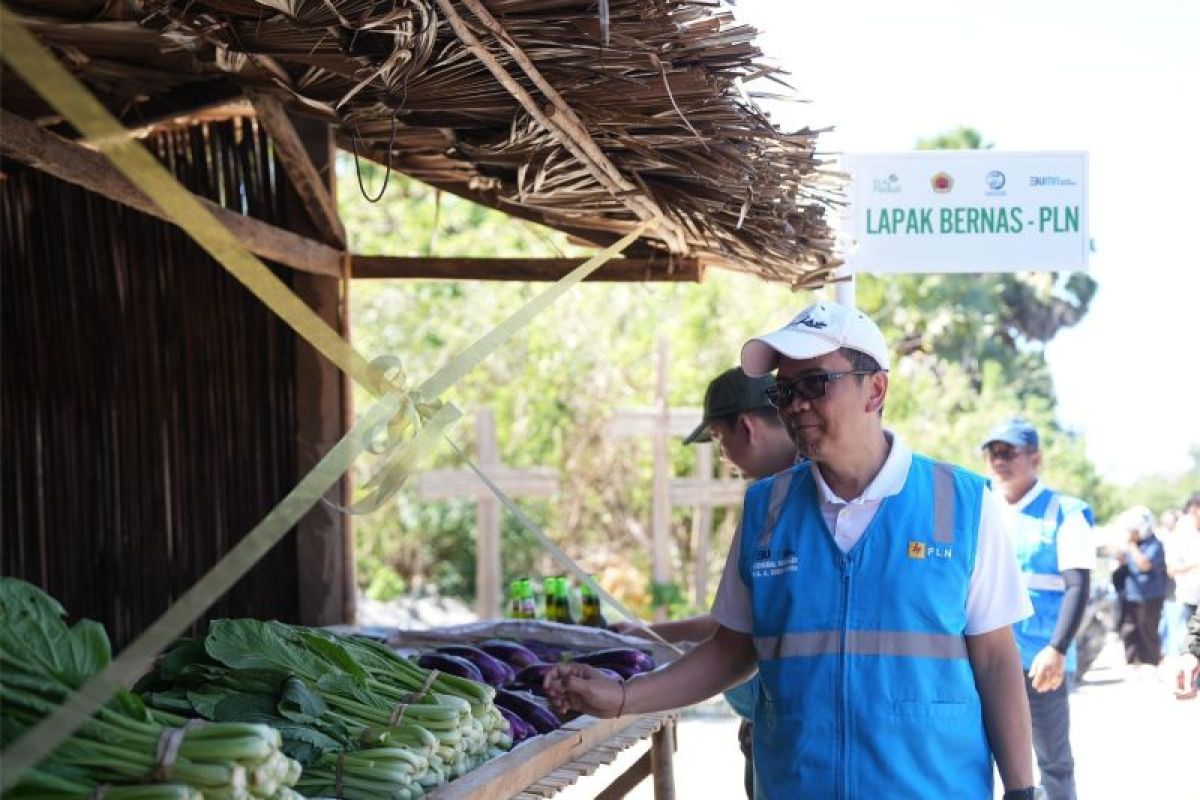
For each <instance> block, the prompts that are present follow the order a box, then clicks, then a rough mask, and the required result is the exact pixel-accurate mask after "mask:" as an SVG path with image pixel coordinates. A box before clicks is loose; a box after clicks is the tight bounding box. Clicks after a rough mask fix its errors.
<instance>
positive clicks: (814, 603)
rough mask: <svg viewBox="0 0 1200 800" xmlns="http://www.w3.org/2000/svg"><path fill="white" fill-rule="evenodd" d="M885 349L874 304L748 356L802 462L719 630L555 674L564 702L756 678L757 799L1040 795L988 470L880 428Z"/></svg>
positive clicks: (735, 557)
mask: <svg viewBox="0 0 1200 800" xmlns="http://www.w3.org/2000/svg"><path fill="white" fill-rule="evenodd" d="M888 365H889V357H888V349H887V346H886V343H885V341H884V339H883V335H882V334H881V333H880V331H879V329H878V328H877V327H876V326H875V324H874V323H873V322H871V320H870V319H868V318H867V317H866V316H865V315H864V314H862V313H861V312H859V311H857V310H855V309H853V308H848V307H846V306H842V305H840V304H837V303H831V302H823V303H817V304H814V305H812V306H809V307H808V308H806V309H804V310H803V311H802V312H801V313H800V314H799V315H798V316H796V317H795V318H794V319H793V320H792V321H791V322H790V323H788V324H787V325H786V326H784V327H783V328H781V329H780V330H777V331H774V332H772V333H769V334H767V335H765V336H760V337H757V338H755V339H752V340H750V341H749V342H747V343H746V345H745V346H744V347H743V349H742V368H743V369H744V370H745V371H746V374H748V375H751V376H754V375H764V374H767V373H769V372H772V371H774V372H775V385H774V386H773V387H772V388H771V392H770V394H769V396H770V397H771V400H772V403H773V404H774V405H775V406H776V408H777V409H778V411H779V416H780V418H781V419H782V420H783V423H784V425H785V426H786V427H787V429H788V432H789V434H790V435H791V438H792V441H794V442H795V443H796V446H797V450H798V451H799V453H800V455H801V456H804V457H805V458H807V459H809V460H808V461H807V462H805V463H801V464H797V465H796V466H795V467H793V468H792V469H791V470H788V471H787V472H783V473H780V474H778V475H775V476H773V477H771V478H767V479H766V480H762V481H759V482H757V483H755V484H754V485H752V486H751V487H750V488H749V490H748V491H747V493H746V502H745V507H744V510H743V515H742V528H741V531H740V535H739V538H738V540H737V541H736V542H735V543H734V546H733V548H732V549H731V551H730V556H729V559H728V560H727V562H726V568H725V573H724V576H723V577H722V580H721V585H720V588H719V589H718V592H717V599H716V602H715V603H714V604H713V616H714V617H715V618H716V620H717V623H718V628H717V632H716V633H714V634H713V636H712V637H711V638H709V639H708V640H707V641H705V642H704V643H702V644H701V645H700V646H698V647H697V648H695V649H694V650H692V651H691V652H689V653H688V654H687V655H685V656H683V657H681V658H680V659H678V660H677V661H675V662H674V663H672V664H670V665H668V666H667V667H665V668H663V669H662V670H659V671H656V672H653V673H649V674H647V675H641V676H638V677H636V678H633V679H631V680H628V681H619V680H613V679H609V678H606V677H605V676H604V675H603V674H602V673H598V672H597V671H595V670H592V669H588V668H585V667H584V665H564V666H560V667H556V668H555V669H554V670H552V671H551V672H550V673H548V674H547V676H546V681H545V688H546V690H547V693H548V695H549V697H550V698H551V702H552V703H553V704H554V705H555V706H556V707H557V708H559V709H565V708H568V707H570V708H576V709H579V710H582V711H586V712H587V713H591V714H595V715H598V716H606V717H611V716H620V715H621V714H623V713H643V712H650V711H658V710H662V709H668V708H678V707H680V706H686V705H690V704H692V703H695V702H697V701H698V700H701V699H703V698H705V697H710V696H712V695H713V694H715V693H716V692H718V691H721V690H723V689H725V688H727V687H729V686H731V685H733V684H735V683H737V682H739V681H742V680H744V679H745V678H746V676H747V675H748V674H750V673H751V672H753V670H754V669H755V667H757V668H758V673H759V678H760V681H759V687H760V690H759V697H758V703H757V706H756V708H755V714H754V770H755V789H756V792H757V794H758V796H759V797H760V798H779V799H781V800H782V799H784V798H786V800H793V799H794V798H820V799H821V800H827V799H828V798H840V800H851V798H868V797H888V798H892V797H896V798H955V799H956V800H957V799H958V798H965V799H967V800H990V798H991V797H992V769H993V761H994V763H995V766H996V768H997V769H998V771H999V773H1000V778H1001V780H1002V781H1003V783H1004V788H1005V790H1006V791H1005V795H1004V796H1005V797H1006V798H1008V799H1009V800H1023V799H1024V798H1032V797H1033V796H1034V788H1033V757H1032V756H1033V752H1032V751H1033V747H1032V742H1031V733H1030V721H1029V703H1028V700H1027V699H1026V694H1025V687H1024V676H1023V671H1022V669H1021V658H1020V654H1019V653H1018V651H1017V647H1016V643H1015V642H1014V640H1013V634H1012V625H1013V623H1015V622H1018V621H1020V620H1021V619H1024V618H1025V617H1027V616H1028V615H1029V613H1030V611H1031V608H1030V603H1029V596H1028V595H1027V594H1026V593H1025V592H1024V591H1023V590H1022V588H1021V584H1020V571H1019V570H1018V568H1017V562H1016V559H1015V557H1014V556H1013V551H1012V544H1011V541H1010V538H1009V535H1008V531H1007V528H1006V527H1005V523H1004V518H1003V514H1004V511H1003V508H1002V507H1001V504H1000V501H999V500H998V499H997V498H996V497H995V496H994V495H993V494H992V492H991V491H990V490H989V489H988V488H987V486H986V483H985V481H984V480H983V478H981V477H979V476H977V475H973V474H971V473H969V472H967V471H965V470H963V469H961V468H959V467H954V466H951V465H949V464H942V463H939V462H936V461H933V460H932V459H929V458H926V457H924V456H921V455H918V454H916V453H914V452H913V451H912V450H911V449H909V447H908V446H907V445H906V444H905V443H904V441H903V440H902V439H901V437H900V436H899V435H897V434H895V433H894V432H891V431H888V430H885V429H884V427H883V407H884V401H885V400H886V398H887V392H888V373H887V369H888Z"/></svg>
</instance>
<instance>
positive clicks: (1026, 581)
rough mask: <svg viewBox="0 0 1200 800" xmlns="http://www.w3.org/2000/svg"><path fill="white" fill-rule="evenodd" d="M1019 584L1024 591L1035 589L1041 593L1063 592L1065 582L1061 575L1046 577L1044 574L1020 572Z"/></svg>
mask: <svg viewBox="0 0 1200 800" xmlns="http://www.w3.org/2000/svg"><path fill="white" fill-rule="evenodd" d="M1021 584H1022V585H1023V586H1024V587H1025V588H1026V589H1037V590H1039V591H1043V592H1065V591H1066V590H1067V582H1066V581H1065V580H1063V576H1062V575H1048V574H1046V573H1044V572H1022V573H1021Z"/></svg>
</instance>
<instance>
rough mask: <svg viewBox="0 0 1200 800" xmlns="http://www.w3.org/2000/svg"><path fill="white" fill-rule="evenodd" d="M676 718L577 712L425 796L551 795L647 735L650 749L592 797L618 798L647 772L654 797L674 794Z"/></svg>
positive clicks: (446, 799) (661, 799) (495, 798)
mask: <svg viewBox="0 0 1200 800" xmlns="http://www.w3.org/2000/svg"><path fill="white" fill-rule="evenodd" d="M677 719H678V714H677V713H676V712H673V711H668V712H662V713H658V714H644V715H641V716H629V717H621V718H619V719H597V718H595V717H589V716H582V717H577V718H576V719H573V720H571V721H570V722H568V723H566V724H565V725H563V726H562V727H561V728H559V729H558V730H556V731H554V732H553V733H547V734H544V735H542V736H538V737H536V738H534V739H530V740H528V741H527V742H524V743H522V744H520V745H518V746H517V747H516V748H515V749H514V750H513V751H512V752H509V753H505V754H504V755H502V756H500V757H499V758H494V759H492V760H491V761H489V762H487V763H486V764H484V765H483V766H481V767H479V768H478V769H474V770H472V771H470V772H468V773H467V774H466V775H463V776H462V777H461V778H457V779H455V780H453V781H451V782H450V783H447V784H444V785H442V786H439V787H438V788H436V789H434V790H433V791H432V792H430V793H429V794H428V795H426V800H499V799H500V798H512V799H513V800H538V799H539V798H545V797H552V796H553V795H555V794H557V793H558V792H559V791H561V790H562V789H564V788H566V787H567V786H570V785H571V784H572V783H574V782H575V781H577V780H578V779H579V778H580V777H581V776H584V775H590V774H592V773H593V772H595V771H596V769H597V768H599V767H601V766H603V765H605V764H609V763H611V762H612V761H613V759H615V758H616V757H617V754H618V753H620V752H621V751H622V750H625V749H627V748H630V747H633V746H634V745H636V744H637V743H638V742H641V741H644V740H646V739H647V738H648V739H650V749H649V750H648V751H647V752H646V753H645V754H644V755H643V756H642V757H641V758H640V759H638V760H637V761H636V762H635V763H634V764H633V766H631V767H630V768H629V769H627V770H626V771H625V772H624V773H622V774H621V775H620V776H618V777H617V779H616V780H614V781H613V782H612V783H611V784H610V785H609V786H608V787H607V788H606V789H604V790H603V791H602V792H601V793H600V794H598V795H596V800H618V798H622V797H624V796H625V795H626V794H628V793H629V792H630V790H632V789H633V788H634V787H635V786H637V785H638V784H639V783H641V782H642V781H643V780H644V779H645V778H646V777H648V776H650V775H653V776H654V797H655V800H675V775H674V771H673V757H674V752H675V722H676V720H677Z"/></svg>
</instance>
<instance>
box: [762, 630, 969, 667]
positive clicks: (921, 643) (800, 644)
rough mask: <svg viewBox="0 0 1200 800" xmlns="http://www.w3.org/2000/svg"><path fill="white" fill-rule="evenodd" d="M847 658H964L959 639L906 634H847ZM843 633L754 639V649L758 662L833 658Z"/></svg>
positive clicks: (824, 632) (832, 631)
mask: <svg viewBox="0 0 1200 800" xmlns="http://www.w3.org/2000/svg"><path fill="white" fill-rule="evenodd" d="M845 633H846V650H845V652H846V653H847V654H849V655H861V656H908V657H912V658H966V657H967V643H966V640H965V639H963V637H961V636H954V635H951V634H944V633H911V632H908V631H870V630H849V631H846V632H845ZM841 642H842V631H838V630H827V631H805V632H804V633H785V634H783V635H782V636H756V637H754V649H755V651H756V652H757V653H758V657H759V659H760V660H769V659H776V658H796V657H800V656H822V655H836V654H839V653H841V652H842V649H841V646H842V645H841Z"/></svg>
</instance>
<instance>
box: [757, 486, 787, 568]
mask: <svg viewBox="0 0 1200 800" xmlns="http://www.w3.org/2000/svg"><path fill="white" fill-rule="evenodd" d="M792 474H793V473H792V470H791V469H788V470H786V471H785V472H780V473H779V474H778V475H776V476H775V481H774V482H773V483H772V484H771V498H770V500H768V501H767V516H766V519H765V520H764V521H763V529H762V531H761V532H760V533H759V534H758V547H759V549H763V548H767V547H770V546H771V536H772V535H773V534H774V533H775V525H776V524H777V523H778V522H779V512H780V511H782V510H783V501H784V500H786V499H787V496H788V490H789V489H791V488H792Z"/></svg>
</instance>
